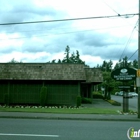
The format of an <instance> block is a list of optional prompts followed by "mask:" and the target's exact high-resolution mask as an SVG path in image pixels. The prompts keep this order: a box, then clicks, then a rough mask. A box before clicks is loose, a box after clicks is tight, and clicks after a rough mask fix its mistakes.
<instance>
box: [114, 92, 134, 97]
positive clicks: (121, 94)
mask: <svg viewBox="0 0 140 140" xmlns="http://www.w3.org/2000/svg"><path fill="white" fill-rule="evenodd" d="M115 95H116V96H125V94H124V91H120V92H116V93H115ZM126 96H127V97H128V98H132V97H134V95H133V94H131V93H130V92H129V93H127V94H126Z"/></svg>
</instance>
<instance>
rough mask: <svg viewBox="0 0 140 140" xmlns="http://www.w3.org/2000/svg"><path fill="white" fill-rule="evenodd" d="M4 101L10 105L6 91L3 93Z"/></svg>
mask: <svg viewBox="0 0 140 140" xmlns="http://www.w3.org/2000/svg"><path fill="white" fill-rule="evenodd" d="M4 103H5V104H6V105H10V97H9V94H8V93H6V94H5V95H4Z"/></svg>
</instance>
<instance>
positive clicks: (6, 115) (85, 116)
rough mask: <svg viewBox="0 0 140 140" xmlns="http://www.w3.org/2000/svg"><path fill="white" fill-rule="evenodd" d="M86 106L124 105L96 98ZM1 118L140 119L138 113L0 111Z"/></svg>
mask: <svg viewBox="0 0 140 140" xmlns="http://www.w3.org/2000/svg"><path fill="white" fill-rule="evenodd" d="M82 106H84V107H96V108H97V107H98V108H103V107H104V108H115V109H116V110H118V109H119V110H121V109H122V106H113V105H111V104H110V103H108V102H106V101H104V100H102V99H94V101H93V104H83V105H82ZM0 118H21V119H23V118H25V119H57V120H92V121H140V119H139V118H138V115H130V114H128V115H119V114H118V115H111V114H110V115H106V114H53V113H25V112H0Z"/></svg>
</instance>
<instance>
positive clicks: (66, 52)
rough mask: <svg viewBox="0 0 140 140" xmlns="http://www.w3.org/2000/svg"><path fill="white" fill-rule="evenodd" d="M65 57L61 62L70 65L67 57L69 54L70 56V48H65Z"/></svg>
mask: <svg viewBox="0 0 140 140" xmlns="http://www.w3.org/2000/svg"><path fill="white" fill-rule="evenodd" d="M64 54H65V57H64V59H63V60H62V62H64V63H70V57H69V54H70V47H69V46H67V47H66V49H65V53H64Z"/></svg>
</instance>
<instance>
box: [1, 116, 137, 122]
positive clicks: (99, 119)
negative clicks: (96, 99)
mask: <svg viewBox="0 0 140 140" xmlns="http://www.w3.org/2000/svg"><path fill="white" fill-rule="evenodd" d="M0 118H6V119H42V120H79V121H80V120H81V121H82V120H83V121H135V122H137V121H138V122H139V121H140V119H139V118H135V119H131V118H126V119H125V118H94V117H93V118H91V117H90V118H84V117H83V118H82V117H81V118H76V117H41V116H34V117H32V116H0Z"/></svg>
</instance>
